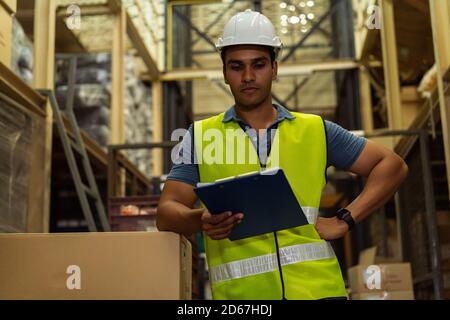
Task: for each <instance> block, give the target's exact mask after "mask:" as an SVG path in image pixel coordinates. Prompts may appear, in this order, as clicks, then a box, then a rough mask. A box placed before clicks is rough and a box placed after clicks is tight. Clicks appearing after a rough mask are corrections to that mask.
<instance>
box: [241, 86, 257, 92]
mask: <svg viewBox="0 0 450 320" xmlns="http://www.w3.org/2000/svg"><path fill="white" fill-rule="evenodd" d="M256 90H258V88H257V87H247V88H244V89H241V91H242V92H245V93H253V92H255V91H256Z"/></svg>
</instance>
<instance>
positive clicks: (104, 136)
mask: <svg viewBox="0 0 450 320" xmlns="http://www.w3.org/2000/svg"><path fill="white" fill-rule="evenodd" d="M82 128H83V130H84V131H85V132H86V133H87V134H88V135H89V136H90V137H91V138H92V139H94V140H95V141H96V142H97V143H98V144H99V145H100V146H102V147H106V146H107V145H108V143H109V136H110V135H111V132H110V130H109V127H108V126H105V125H89V126H84V127H82Z"/></svg>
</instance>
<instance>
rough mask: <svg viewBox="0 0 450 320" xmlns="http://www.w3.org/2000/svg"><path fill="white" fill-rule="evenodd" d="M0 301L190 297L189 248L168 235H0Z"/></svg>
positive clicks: (114, 233)
mask: <svg viewBox="0 0 450 320" xmlns="http://www.w3.org/2000/svg"><path fill="white" fill-rule="evenodd" d="M0 248H1V250H0V283H1V290H0V299H83V300H85V299H88V300H91V299H102V300H104V299H106V300H110V299H120V300H122V299H133V300H134V299H146V300H147V299H158V300H159V299H171V300H172V299H190V298H191V281H192V278H191V272H192V271H191V270H192V263H191V256H192V255H191V244H190V243H189V241H187V240H186V239H185V238H183V237H181V236H179V235H177V234H174V233H170V232H101V233H95V232H93V233H90V232H89V233H87V232H86V233H66V234H63V233H52V234H30V233H28V234H27V233H24V234H0Z"/></svg>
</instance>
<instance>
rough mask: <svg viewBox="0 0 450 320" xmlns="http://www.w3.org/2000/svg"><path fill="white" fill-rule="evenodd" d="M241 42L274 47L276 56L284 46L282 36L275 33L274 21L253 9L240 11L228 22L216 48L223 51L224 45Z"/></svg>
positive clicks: (233, 44)
mask: <svg viewBox="0 0 450 320" xmlns="http://www.w3.org/2000/svg"><path fill="white" fill-rule="evenodd" d="M239 44H254V45H261V46H269V47H273V48H274V49H275V57H277V56H278V53H279V51H280V50H281V48H282V47H283V43H282V42H281V40H280V38H279V37H277V35H276V34H275V28H274V26H273V24H272V22H270V20H269V19H268V18H267V17H266V16H265V15H263V14H261V13H259V12H256V11H252V10H251V9H247V10H245V11H244V12H239V13H238V14H236V15H234V16H233V17H232V18H231V19H230V20H229V21H228V22H227V24H226V25H225V29H224V32H223V35H222V37H220V38H219V40H218V42H217V43H216V48H217V49H218V50H219V51H221V50H222V49H223V48H224V47H228V46H235V45H239Z"/></svg>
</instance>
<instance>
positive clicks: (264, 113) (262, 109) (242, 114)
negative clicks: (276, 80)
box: [235, 101, 277, 130]
mask: <svg viewBox="0 0 450 320" xmlns="http://www.w3.org/2000/svg"><path fill="white" fill-rule="evenodd" d="M269 102H270V103H265V104H262V105H260V106H259V107H257V108H254V109H251V110H248V109H245V108H242V107H239V105H237V104H236V106H235V110H236V114H237V115H238V116H239V118H241V119H242V120H244V121H245V123H248V124H249V125H250V126H251V127H252V128H253V129H255V130H260V129H267V128H268V127H269V126H270V125H271V124H272V123H273V122H274V121H275V119H276V117H277V109H276V108H275V107H274V106H273V104H272V101H269Z"/></svg>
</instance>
